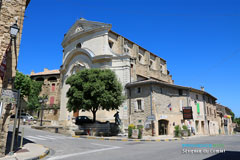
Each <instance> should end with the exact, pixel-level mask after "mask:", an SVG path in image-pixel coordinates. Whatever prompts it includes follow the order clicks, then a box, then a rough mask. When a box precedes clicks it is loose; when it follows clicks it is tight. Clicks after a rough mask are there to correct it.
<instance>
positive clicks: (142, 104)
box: [142, 99, 144, 111]
mask: <svg viewBox="0 0 240 160" xmlns="http://www.w3.org/2000/svg"><path fill="white" fill-rule="evenodd" d="M142 110H143V111H144V99H142Z"/></svg>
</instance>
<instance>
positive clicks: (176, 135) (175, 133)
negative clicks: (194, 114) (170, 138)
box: [174, 125, 181, 137]
mask: <svg viewBox="0 0 240 160" xmlns="http://www.w3.org/2000/svg"><path fill="white" fill-rule="evenodd" d="M174 129H175V130H174V136H175V137H179V136H180V132H181V130H180V126H179V125H176V126H175V127H174Z"/></svg>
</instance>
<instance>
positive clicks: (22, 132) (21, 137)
mask: <svg viewBox="0 0 240 160" xmlns="http://www.w3.org/2000/svg"><path fill="white" fill-rule="evenodd" d="M23 136H24V128H22V134H21V143H20V148H22V145H23Z"/></svg>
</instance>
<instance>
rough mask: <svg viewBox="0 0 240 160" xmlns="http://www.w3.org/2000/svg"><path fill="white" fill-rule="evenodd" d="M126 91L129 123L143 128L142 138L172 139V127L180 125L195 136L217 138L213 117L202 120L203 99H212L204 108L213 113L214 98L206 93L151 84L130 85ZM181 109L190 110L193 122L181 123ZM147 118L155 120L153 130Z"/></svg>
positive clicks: (160, 83)
mask: <svg viewBox="0 0 240 160" xmlns="http://www.w3.org/2000/svg"><path fill="white" fill-rule="evenodd" d="M126 87H127V88H128V100H129V104H130V106H131V107H130V123H132V124H134V125H136V126H138V125H142V126H144V128H145V129H144V133H143V134H144V135H152V133H154V135H163V134H164V135H165V134H167V135H173V134H174V127H175V126H176V125H180V126H182V125H183V124H185V125H187V126H189V127H190V128H192V129H193V130H194V132H195V134H211V135H216V134H218V129H219V128H218V123H217V118H216V117H215V116H216V115H214V114H211V115H208V117H207V116H205V115H206V114H205V103H206V102H205V98H204V97H207V98H209V99H212V103H213V104H211V105H210V104H209V103H208V102H207V103H206V104H207V106H209V107H210V106H211V107H212V111H213V113H215V112H216V106H214V104H215V100H216V98H214V97H213V96H211V95H210V94H208V93H207V92H205V91H202V90H197V89H194V88H190V87H183V86H177V85H173V84H169V83H164V82H161V81H155V80H145V81H139V82H132V83H129V84H127V86H126ZM184 107H191V108H192V112H193V114H192V116H193V119H189V120H186V119H183V113H182V111H183V108H184ZM214 107H215V110H214ZM151 113H152V114H151ZM151 115H154V117H155V120H153V123H154V126H153V125H152V123H151V121H149V120H148V118H147V117H149V116H151ZM152 126H153V128H154V129H153V130H152Z"/></svg>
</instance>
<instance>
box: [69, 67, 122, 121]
mask: <svg viewBox="0 0 240 160" xmlns="http://www.w3.org/2000/svg"><path fill="white" fill-rule="evenodd" d="M66 84H69V85H70V88H69V90H68V92H67V97H68V98H69V99H68V103H67V109H68V111H74V112H76V111H78V110H86V111H91V112H92V113H93V121H94V122H95V120H96V112H97V111H98V110H99V109H102V110H107V111H109V110H114V109H118V107H119V106H120V105H121V104H122V102H123V101H124V96H123V95H122V86H121V83H120V82H119V81H118V80H117V78H116V75H115V73H114V72H113V71H111V70H109V69H104V70H102V69H84V70H81V71H79V72H77V73H76V74H74V75H72V76H70V77H69V78H68V79H67V81H66Z"/></svg>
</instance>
